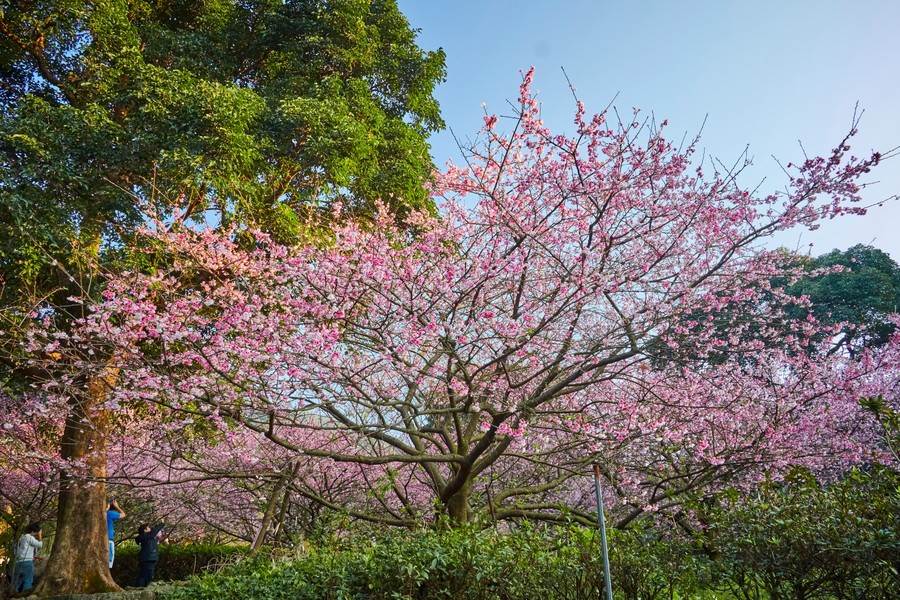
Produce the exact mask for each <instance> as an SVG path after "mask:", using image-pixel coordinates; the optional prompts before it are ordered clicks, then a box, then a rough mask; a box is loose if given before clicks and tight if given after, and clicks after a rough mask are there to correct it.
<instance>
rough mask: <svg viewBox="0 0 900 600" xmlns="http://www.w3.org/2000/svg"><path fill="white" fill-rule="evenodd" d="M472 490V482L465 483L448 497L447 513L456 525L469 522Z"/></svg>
mask: <svg viewBox="0 0 900 600" xmlns="http://www.w3.org/2000/svg"><path fill="white" fill-rule="evenodd" d="M471 491H472V482H471V481H466V483H465V484H463V486H462V487H461V488H460V489H459V490H458V491H457V492H456V493H455V494H453V495H452V496H450V497H449V498H447V501H446V503H445V504H446V507H447V515H448V516H449V517H450V521H451V522H452V523H453V524H454V525H463V524H465V523H468V522H469V494H470V492H471Z"/></svg>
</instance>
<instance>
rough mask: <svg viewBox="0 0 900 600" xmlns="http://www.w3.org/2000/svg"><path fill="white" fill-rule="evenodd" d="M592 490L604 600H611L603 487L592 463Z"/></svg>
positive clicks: (597, 468)
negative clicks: (598, 526) (600, 554)
mask: <svg viewBox="0 0 900 600" xmlns="http://www.w3.org/2000/svg"><path fill="white" fill-rule="evenodd" d="M594 492H595V493H596V494H597V523H598V524H599V525H600V546H601V548H602V550H603V580H604V581H605V582H606V600H613V594H612V578H611V577H610V575H609V550H608V548H607V546H606V516H605V515H604V514H603V488H602V487H601V486H600V465H598V464H595V465H594Z"/></svg>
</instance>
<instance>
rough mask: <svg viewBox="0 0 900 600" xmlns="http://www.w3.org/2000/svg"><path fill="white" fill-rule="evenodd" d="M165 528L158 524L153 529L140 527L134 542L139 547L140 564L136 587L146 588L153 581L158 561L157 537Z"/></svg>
mask: <svg viewBox="0 0 900 600" xmlns="http://www.w3.org/2000/svg"><path fill="white" fill-rule="evenodd" d="M163 527H165V524H163V523H160V524H158V525H156V526H154V527H150V526H149V525H141V527H140V529H138V534H137V535H136V536H135V538H134V539H135V541H136V542H137V543H138V544H139V545H140V546H141V551H140V553H139V554H138V561H139V562H140V571H139V572H138V578H137V587H147V586H148V585H150V582H151V581H153V574H154V572H155V571H156V563H157V561H159V536H160V533H161V532H162V530H163Z"/></svg>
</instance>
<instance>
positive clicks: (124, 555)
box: [112, 542, 249, 585]
mask: <svg viewBox="0 0 900 600" xmlns="http://www.w3.org/2000/svg"><path fill="white" fill-rule="evenodd" d="M248 552H249V548H248V547H247V546H233V545H226V544H207V543H199V544H185V545H181V544H160V545H159V563H158V564H157V567H156V580H157V581H179V580H182V579H188V578H189V577H191V576H193V575H201V574H203V573H206V572H208V571H210V570H218V569H219V568H220V567H222V566H224V565H230V564H234V563H235V562H237V561H239V560H240V559H241V558H243V557H245V556H246V555H247V554H248ZM112 574H113V578H114V579H115V580H116V582H118V583H119V584H120V585H132V584H133V583H134V581H135V579H136V578H137V574H138V546H137V544H135V543H134V542H124V543H121V544H119V545H118V546H116V561H115V564H114V565H113V569H112Z"/></svg>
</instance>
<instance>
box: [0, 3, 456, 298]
mask: <svg viewBox="0 0 900 600" xmlns="http://www.w3.org/2000/svg"><path fill="white" fill-rule="evenodd" d="M415 38H416V32H415V31H414V30H413V29H411V28H410V26H409V23H408V22H407V20H406V19H405V17H404V16H403V15H402V14H401V13H400V11H399V9H398V8H397V6H396V3H395V1H394V0H328V1H325V0H248V1H240V2H235V1H229V0H208V1H205V2H192V1H180V0H173V1H167V0H97V1H92V2H87V1H81V0H29V1H26V0H23V1H16V2H6V3H3V6H2V7H0V107H2V116H0V240H2V241H0V277H2V280H0V286H2V287H0V299H5V300H11V299H14V297H15V296H19V297H23V296H24V297H27V298H29V299H33V298H35V297H39V296H40V294H41V293H45V292H46V290H49V289H54V288H55V286H56V285H57V284H58V283H59V282H58V281H55V280H54V279H53V278H54V277H57V278H58V277H59V274H58V269H54V268H49V267H48V265H49V264H50V263H51V261H52V259H53V258H56V259H58V260H59V261H60V262H61V263H63V264H72V262H73V259H75V260H76V261H77V259H78V257H79V254H81V253H84V254H86V255H87V256H97V254H98V249H99V248H101V247H102V248H104V249H105V250H109V249H115V248H116V247H117V246H120V245H121V244H122V243H123V241H126V242H127V236H128V232H129V231H132V230H133V228H134V227H135V226H136V225H138V224H140V222H141V218H142V216H141V215H142V211H147V210H150V211H153V212H156V213H158V214H161V215H162V216H163V217H164V218H172V217H173V214H180V218H189V217H193V218H195V219H198V220H202V221H205V222H207V223H209V222H212V223H221V224H223V225H224V224H228V223H231V222H235V221H238V222H241V223H252V224H254V225H255V226H257V227H261V228H264V229H266V230H268V231H269V232H271V233H273V234H274V235H276V236H277V237H279V238H280V239H282V240H291V239H294V238H296V237H297V236H298V235H300V234H301V232H302V225H303V223H304V222H305V220H306V219H313V218H316V217H317V216H318V215H320V214H322V213H325V214H327V212H328V208H329V206H330V205H331V204H332V203H333V202H335V201H340V202H341V203H342V204H343V205H344V206H349V207H351V208H353V209H355V210H356V211H357V212H359V213H363V214H364V213H366V212H367V211H370V210H371V209H372V208H373V203H374V200H376V199H382V200H383V201H384V202H385V203H386V204H387V205H388V206H389V207H390V208H391V209H392V210H394V211H395V212H397V213H399V214H403V212H404V211H406V210H408V209H410V208H427V207H429V200H428V196H427V194H426V192H425V190H424V188H423V185H422V184H423V182H424V181H426V180H427V178H428V177H429V175H430V173H431V169H432V164H431V160H430V157H429V153H428V144H427V136H428V134H429V133H430V132H432V131H435V130H436V129H439V128H440V127H442V125H443V124H442V122H441V119H440V114H439V109H438V104H437V102H436V101H435V99H434V97H433V96H432V92H433V89H434V86H435V85H436V84H437V83H438V82H439V81H441V80H442V79H443V77H444V73H445V70H444V55H443V52H442V51H440V50H438V51H435V52H426V51H423V50H422V49H420V48H419V47H418V46H417V45H416V40H415ZM176 209H177V211H179V212H178V213H175V211H176ZM63 284H65V281H63ZM64 287H65V286H64Z"/></svg>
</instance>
